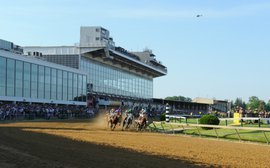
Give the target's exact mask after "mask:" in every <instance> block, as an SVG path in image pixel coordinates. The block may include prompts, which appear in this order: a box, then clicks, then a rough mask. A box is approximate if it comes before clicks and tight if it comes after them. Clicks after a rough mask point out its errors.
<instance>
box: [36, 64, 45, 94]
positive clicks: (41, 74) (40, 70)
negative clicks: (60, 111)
mask: <svg viewBox="0 0 270 168" xmlns="http://www.w3.org/2000/svg"><path fill="white" fill-rule="evenodd" d="M44 73H45V67H44V66H41V65H39V66H38V98H40V99H44V86H45V85H44V83H45V82H44V81H45V80H44V78H45V74H44Z"/></svg>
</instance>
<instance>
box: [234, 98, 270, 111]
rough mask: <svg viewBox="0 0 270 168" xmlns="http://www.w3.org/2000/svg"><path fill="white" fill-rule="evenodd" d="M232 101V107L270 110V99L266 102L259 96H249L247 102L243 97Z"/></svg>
mask: <svg viewBox="0 0 270 168" xmlns="http://www.w3.org/2000/svg"><path fill="white" fill-rule="evenodd" d="M230 103H231V108H232V109H235V108H237V107H242V108H243V109H247V110H252V111H270V100H268V102H265V101H264V100H260V99H259V98H258V97H257V96H251V97H249V100H248V102H247V103H246V102H245V101H243V100H242V99H241V98H236V99H235V101H231V102H230Z"/></svg>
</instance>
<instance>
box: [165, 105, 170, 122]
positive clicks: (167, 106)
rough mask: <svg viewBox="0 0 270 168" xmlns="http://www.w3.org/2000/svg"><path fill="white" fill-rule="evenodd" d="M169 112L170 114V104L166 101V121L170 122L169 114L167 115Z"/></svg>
mask: <svg viewBox="0 0 270 168" xmlns="http://www.w3.org/2000/svg"><path fill="white" fill-rule="evenodd" d="M169 114H170V106H169V104H168V103H167V104H166V115H165V116H166V122H170V116H169Z"/></svg>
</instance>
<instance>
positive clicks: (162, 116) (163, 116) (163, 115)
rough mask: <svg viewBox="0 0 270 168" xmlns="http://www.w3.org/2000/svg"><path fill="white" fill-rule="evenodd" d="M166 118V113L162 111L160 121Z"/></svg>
mask: <svg viewBox="0 0 270 168" xmlns="http://www.w3.org/2000/svg"><path fill="white" fill-rule="evenodd" d="M165 119H166V113H162V114H161V115H160V121H165Z"/></svg>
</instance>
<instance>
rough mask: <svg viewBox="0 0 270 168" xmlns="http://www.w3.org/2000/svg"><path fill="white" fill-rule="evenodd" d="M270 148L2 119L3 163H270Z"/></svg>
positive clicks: (101, 166)
mask: <svg viewBox="0 0 270 168" xmlns="http://www.w3.org/2000/svg"><path fill="white" fill-rule="evenodd" d="M269 154H270V147H269V146H267V145H262V144H251V143H242V142H241V143H240V142H230V141H224V140H215V139H206V138H197V137H190V136H184V135H168V134H158V133H147V132H126V131H121V130H119V129H116V130H115V131H109V130H106V128H105V126H104V124H103V121H101V120H99V121H98V122H93V120H75V121H69V120H66V121H48V122H44V121H43V122H37V121H32V122H29V121H28V122H16V123H0V167H1V168H17V167H22V168H24V167H25V168H45V167H46V168H52V167H57V168H58V167H59V168H60V167H64V168H66V167H67V168H68V167H71V168H72V167H79V168H84V167H93V168H105V167H110V168H113V167H129V168H136V167H138V168H144V167H153V168H159V167H162V168H165V167H169V168H171V167H177V168H179V167H269V166H270V157H269Z"/></svg>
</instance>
